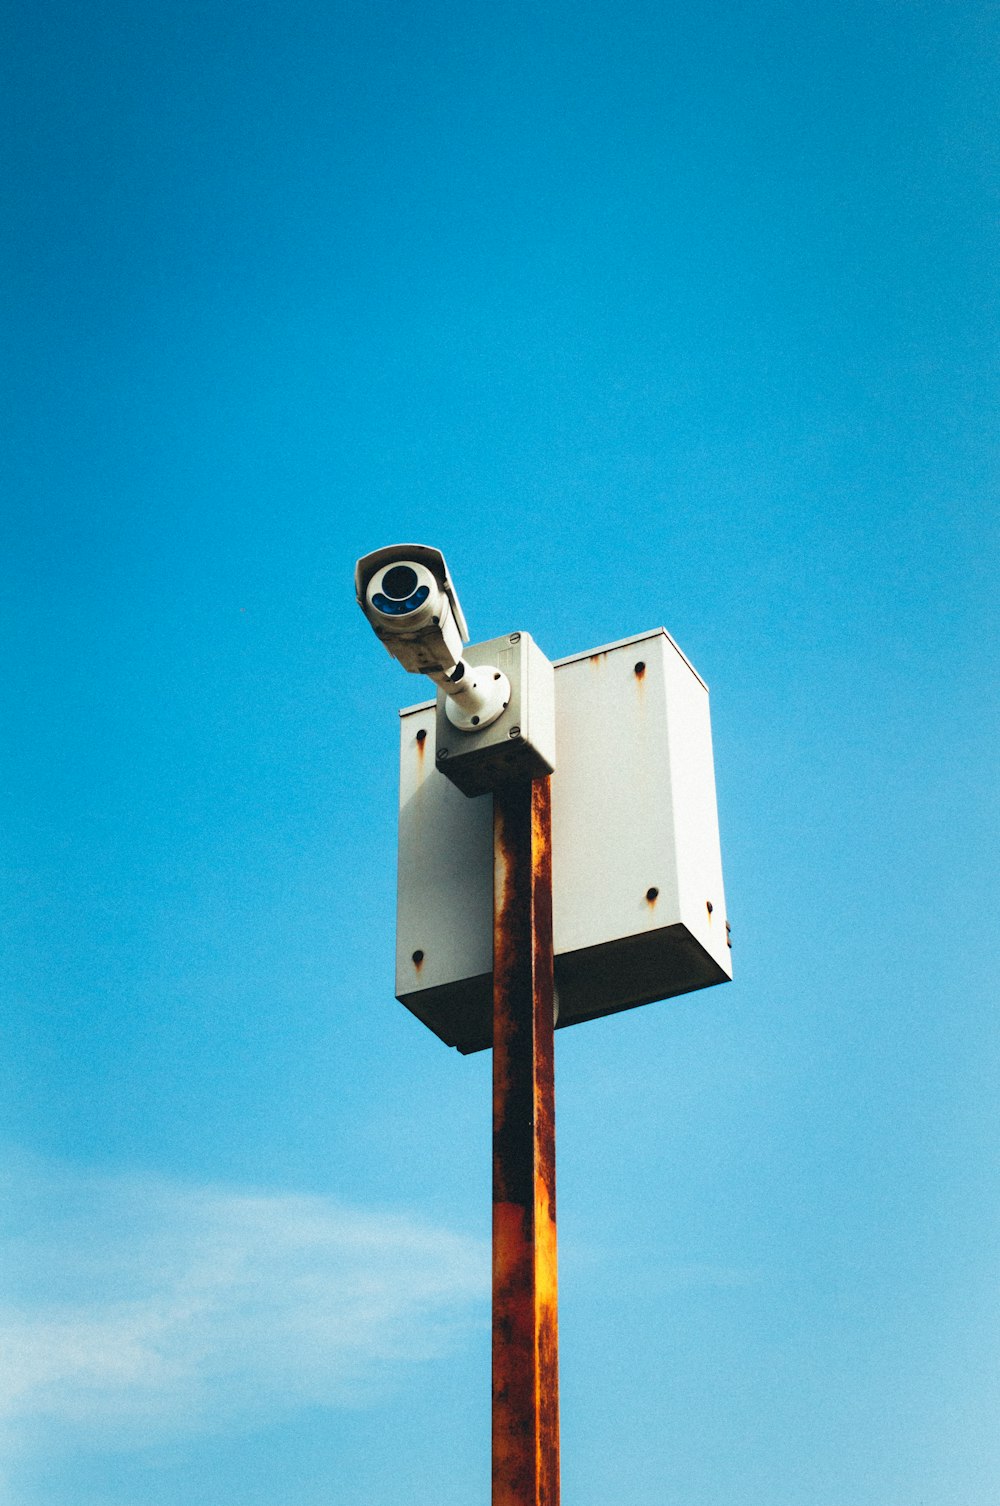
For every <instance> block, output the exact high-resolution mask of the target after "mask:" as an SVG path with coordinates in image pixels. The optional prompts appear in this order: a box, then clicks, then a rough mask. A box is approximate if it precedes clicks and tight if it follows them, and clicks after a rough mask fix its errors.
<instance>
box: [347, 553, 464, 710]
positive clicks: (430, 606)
mask: <svg viewBox="0 0 1000 1506" xmlns="http://www.w3.org/2000/svg"><path fill="white" fill-rule="evenodd" d="M354 592H355V595H356V597H357V599H358V605H359V606H360V608H361V610H362V611H363V612H364V614H365V616H366V617H367V618H368V621H369V622H370V623H371V625H372V627H373V628H374V630H375V634H376V636H377V637H378V638H380V639H381V640H382V643H383V644H384V645H385V647H386V649H387V650H388V652H389V653H390V654H391V655H392V657H393V658H394V659H397V660H398V661H399V663H400V664H402V666H403V668H404V669H407V670H409V671H410V673H411V674H418V675H429V676H430V678H431V679H432V680H434V682H435V683H436V684H438V685H444V684H445V682H446V681H447V680H448V678H449V676H451V675H453V674H454V673H455V670H456V669H457V668H458V667H459V665H460V664H461V660H462V646H463V644H465V643H468V641H469V629H468V627H467V626H466V623H465V616H464V614H463V612H462V608H461V606H460V605H459V600H458V595H457V593H456V591H455V587H454V586H453V584H452V581H451V576H450V575H449V574H448V566H447V565H446V563H445V558H444V555H443V554H442V553H441V551H440V549H433V548H431V547H430V546H429V545H427V544H390V545H388V546H387V547H386V548H384V549H375V550H373V552H372V553H371V554H366V555H364V557H363V558H362V559H359V560H358V563H357V566H356V567H355V571H354Z"/></svg>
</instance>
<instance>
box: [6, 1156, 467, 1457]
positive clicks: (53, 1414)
mask: <svg viewBox="0 0 1000 1506" xmlns="http://www.w3.org/2000/svg"><path fill="white" fill-rule="evenodd" d="M3 1199H4V1205H5V1208H6V1216H5V1224H7V1225H8V1227H7V1228H6V1229H5V1230H4V1234H3V1237H2V1243H3V1254H2V1257H0V1258H2V1262H3V1270H4V1272H5V1275H4V1283H3V1284H4V1293H5V1298H6V1297H8V1296H9V1297H10V1300H5V1301H4V1303H3V1305H2V1306H0V1354H2V1356H3V1359H2V1361H0V1424H2V1426H3V1429H4V1433H5V1435H6V1438H7V1440H8V1442H10V1441H13V1440H16V1437H17V1434H18V1433H19V1432H20V1431H22V1430H29V1431H30V1432H31V1433H32V1435H34V1436H35V1437H36V1438H37V1435H38V1430H39V1428H41V1429H42V1430H43V1431H46V1430H49V1429H52V1428H53V1427H54V1428H55V1429H56V1431H58V1432H59V1433H60V1434H65V1433H66V1431H67V1430H69V1431H71V1432H73V1433H74V1434H77V1435H79V1433H80V1432H81V1431H82V1432H83V1433H84V1434H85V1435H87V1436H89V1437H90V1438H92V1440H93V1441H95V1442H97V1441H100V1442H105V1443H106V1442H114V1443H116V1444H117V1445H119V1446H121V1445H123V1444H128V1443H137V1444H140V1443H146V1442H149V1441H151V1440H152V1439H154V1438H161V1437H163V1436H164V1435H165V1434H169V1433H172V1432H179V1431H189V1430H198V1431H200V1430H203V1429H217V1428H220V1427H225V1426H228V1425H230V1424H232V1423H234V1422H239V1423H243V1422H247V1421H251V1420H261V1419H263V1418H266V1417H268V1416H274V1415H277V1414H279V1413H281V1412H284V1411H287V1410H289V1409H291V1408H294V1407H296V1406H299V1405H316V1404H318V1405H325V1406H345V1405H346V1406H353V1405H357V1404H359V1403H360V1402H364V1401H365V1400H367V1399H369V1398H371V1397H372V1396H373V1395H374V1394H376V1393H377V1392H378V1391H379V1390H380V1389H382V1388H383V1387H384V1386H385V1385H386V1384H388V1383H389V1382H391V1380H392V1379H393V1377H394V1376H395V1375H396V1374H397V1373H398V1372H399V1370H400V1368H401V1367H402V1366H404V1365H406V1364H408V1363H412V1362H414V1361H419V1360H426V1359H429V1358H433V1357H434V1356H436V1355H439V1354H441V1353H442V1352H443V1351H444V1350H445V1349H446V1348H447V1347H448V1346H449V1345H450V1344H452V1343H454V1342H456V1341H457V1340H458V1339H460V1337H461V1336H462V1335H463V1334H464V1333H465V1332H467V1331H468V1329H469V1327H470V1326H471V1325H473V1324H475V1325H477V1326H478V1325H481V1324H482V1323H484V1322H485V1321H486V1316H485V1311H484V1305H485V1302H486V1299H487V1298H488V1292H489V1255H488V1251H487V1249H486V1248H485V1246H484V1245H483V1244H482V1243H481V1242H480V1241H477V1240H473V1239H470V1238H467V1237H465V1236H462V1235H457V1234H453V1233H449V1232H448V1231H447V1230H443V1229H438V1228H435V1227H433V1226H431V1225H430V1224H427V1223H424V1222H421V1221H420V1220H418V1219H415V1218H412V1217H409V1216H407V1215H405V1214H393V1213H379V1212H368V1211H364V1210H359V1209H351V1208H348V1207H344V1206H341V1205H338V1204H336V1203H333V1202H331V1201H329V1200H327V1199H325V1198H321V1197H315V1196H304V1195H291V1194H287V1193H275V1192H262V1191H247V1190H237V1189H232V1188H224V1187H188V1186H183V1185H180V1184H176V1183H167V1182H164V1181H153V1180H149V1179H142V1178H138V1177H121V1176H98V1175H82V1174H75V1173H71V1172H69V1171H61V1172H53V1171H52V1170H51V1169H45V1168H39V1167H38V1166H37V1165H36V1166H28V1167H25V1165H24V1164H23V1163H22V1164H21V1165H20V1166H19V1167H18V1168H17V1169H16V1170H15V1171H14V1172H13V1173H12V1174H11V1175H10V1176H9V1177H8V1178H7V1179H6V1185H5V1187H4V1189H3Z"/></svg>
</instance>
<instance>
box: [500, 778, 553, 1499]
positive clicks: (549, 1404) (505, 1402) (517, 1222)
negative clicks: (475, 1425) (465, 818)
mask: <svg viewBox="0 0 1000 1506" xmlns="http://www.w3.org/2000/svg"><path fill="white" fill-rule="evenodd" d="M493 850H494V865H495V866H494V886H493V1506H559V1347H558V1325H557V1300H556V1299H557V1286H556V1180H555V1172H556V1167H555V1088H554V1078H553V1039H552V1030H553V1018H552V1011H553V983H552V850H551V795H550V788H549V780H548V779H536V780H534V781H533V782H531V783H529V782H527V781H524V782H522V783H518V784H512V785H507V786H505V787H501V788H498V789H496V790H494V793H493Z"/></svg>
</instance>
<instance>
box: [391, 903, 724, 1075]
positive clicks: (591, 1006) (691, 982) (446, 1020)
mask: <svg viewBox="0 0 1000 1506" xmlns="http://www.w3.org/2000/svg"><path fill="white" fill-rule="evenodd" d="M555 974H556V993H557V996H558V999H559V1018H558V1021H557V1025H558V1028H559V1029H562V1028H564V1027H565V1026H567V1025H577V1024H580V1023H582V1022H583V1021H584V1020H597V1019H600V1018H601V1016H602V1015H607V1014H617V1013H618V1012H619V1011H621V1010H623V1009H635V1008H637V1007H638V1006H639V1005H642V1004H652V1003H655V1002H656V1001H657V1000H658V999H672V998H676V997H677V995H678V994H686V993H694V992H695V991H696V990H698V989H700V988H710V987H711V986H712V985H713V984H715V983H728V982H729V974H728V973H727V972H725V971H724V969H723V968H722V967H720V966H719V964H718V963H717V962H716V960H715V958H714V957H712V956H710V955H709V953H708V952H706V950H705V948H704V947H703V946H702V945H701V943H700V942H699V941H698V940H696V938H695V937H694V936H692V934H691V932H690V931H689V930H688V928H687V926H685V925H681V924H678V925H674V926H664V927H663V928H662V929H660V930H658V931H644V932H642V933H641V934H640V935H637V936H624V937H621V938H620V939H619V940H617V941H612V942H606V943H604V944H602V945H601V946H595V947H583V948H581V949H580V950H579V951H576V952H563V953H562V954H561V955H560V956H558V957H557V958H556V967H555ZM398 998H399V1001H400V1003H401V1004H405V1005H406V1008H407V1009H408V1010H410V1012H411V1014H414V1015H416V1017H417V1019H418V1020H421V1021H422V1022H423V1023H424V1024H425V1025H426V1026H427V1027H428V1029H430V1030H433V1032H434V1034H435V1035H437V1036H439V1037H440V1038H441V1040H443V1041H444V1042H445V1044H446V1045H448V1046H454V1047H455V1048H456V1049H457V1050H458V1051H461V1052H462V1054H463V1055H469V1054H470V1053H471V1052H473V1051H484V1050H486V1049H487V1048H488V1047H489V1046H490V1045H492V1039H493V974H492V973H481V974H480V975H479V976H478V977H476V978H464V979H462V980H461V981H460V982H458V983H444V984H441V985H440V986H438V987H436V988H422V989H416V990H414V992H412V993H409V994H400V995H398Z"/></svg>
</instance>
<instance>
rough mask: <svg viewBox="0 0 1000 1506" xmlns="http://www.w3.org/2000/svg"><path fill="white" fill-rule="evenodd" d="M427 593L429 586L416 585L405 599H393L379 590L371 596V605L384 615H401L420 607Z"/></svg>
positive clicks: (428, 592)
mask: <svg viewBox="0 0 1000 1506" xmlns="http://www.w3.org/2000/svg"><path fill="white" fill-rule="evenodd" d="M429 595H430V587H429V586H418V587H417V589H416V590H415V591H414V593H413V595H412V596H407V597H406V599H405V601H393V599H392V598H391V597H390V596H383V595H382V592H381V591H376V592H375V594H374V596H373V597H372V606H373V607H377V608H378V610H379V611H380V612H384V613H385V615H386V617H403V616H405V614H406V613H407V612H415V611H416V610H417V607H422V606H423V604H424V602H425V601H426V600H427V598H428V596H429Z"/></svg>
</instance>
